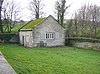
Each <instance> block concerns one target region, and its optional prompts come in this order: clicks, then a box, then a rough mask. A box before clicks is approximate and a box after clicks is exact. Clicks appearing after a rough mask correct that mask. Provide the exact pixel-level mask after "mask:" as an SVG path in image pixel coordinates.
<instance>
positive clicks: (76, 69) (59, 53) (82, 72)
mask: <svg viewBox="0 0 100 74" xmlns="http://www.w3.org/2000/svg"><path fill="white" fill-rule="evenodd" d="M0 50H1V51H2V53H3V55H4V56H5V58H6V59H7V60H8V62H9V63H10V64H11V65H12V67H13V68H14V69H15V71H16V72H17V74H100V52H98V51H93V50H87V49H81V48H75V47H68V46H64V47H42V48H40V47H36V48H25V47H23V46H19V45H17V44H15V45H12V44H9V45H0Z"/></svg>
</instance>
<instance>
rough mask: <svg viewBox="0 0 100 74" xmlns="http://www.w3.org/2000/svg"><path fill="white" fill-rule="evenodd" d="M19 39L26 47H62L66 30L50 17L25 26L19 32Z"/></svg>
mask: <svg viewBox="0 0 100 74" xmlns="http://www.w3.org/2000/svg"><path fill="white" fill-rule="evenodd" d="M19 39H20V44H22V45H24V46H25V47H36V46H61V45H64V44H65V29H64V27H62V26H61V25H60V24H58V22H57V21H56V19H55V18H54V17H53V16H51V15H50V16H48V17H47V18H40V19H37V20H32V21H30V22H28V23H27V24H26V25H24V26H23V27H22V28H21V29H20V30H19Z"/></svg>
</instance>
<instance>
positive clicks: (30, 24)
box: [21, 18, 44, 29]
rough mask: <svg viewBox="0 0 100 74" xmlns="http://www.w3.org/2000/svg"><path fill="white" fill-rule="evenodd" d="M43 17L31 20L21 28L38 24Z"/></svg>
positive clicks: (28, 27)
mask: <svg viewBox="0 0 100 74" xmlns="http://www.w3.org/2000/svg"><path fill="white" fill-rule="evenodd" d="M43 19H44V18H39V19H36V20H31V21H29V22H28V23H27V24H25V25H24V26H23V27H22V28H21V29H31V28H34V27H35V26H36V25H37V24H39V23H40V22H41V21H42V20H43Z"/></svg>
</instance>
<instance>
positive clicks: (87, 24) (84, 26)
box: [74, 4, 100, 37]
mask: <svg viewBox="0 0 100 74" xmlns="http://www.w3.org/2000/svg"><path fill="white" fill-rule="evenodd" d="M74 19H76V17H75V18H74ZM76 20H77V22H78V23H77V25H78V26H79V28H80V29H79V32H81V35H82V36H85V35H90V36H92V37H96V25H97V23H98V22H100V7H99V6H97V5H92V4H91V5H90V4H88V5H86V4H85V5H84V6H82V7H81V8H80V9H79V10H78V12H77V19H76Z"/></svg>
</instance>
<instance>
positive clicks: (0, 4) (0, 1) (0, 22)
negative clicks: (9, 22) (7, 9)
mask: <svg viewBox="0 0 100 74" xmlns="http://www.w3.org/2000/svg"><path fill="white" fill-rule="evenodd" d="M2 4H3V0H0V31H1V32H3V27H2V20H1V11H2Z"/></svg>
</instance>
